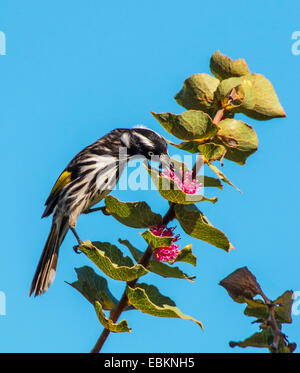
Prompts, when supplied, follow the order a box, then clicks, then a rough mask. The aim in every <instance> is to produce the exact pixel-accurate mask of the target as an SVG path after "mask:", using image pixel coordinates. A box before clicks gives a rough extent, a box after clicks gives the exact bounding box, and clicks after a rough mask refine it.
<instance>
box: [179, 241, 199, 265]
mask: <svg viewBox="0 0 300 373" xmlns="http://www.w3.org/2000/svg"><path fill="white" fill-rule="evenodd" d="M176 262H185V263H189V264H192V265H193V266H194V267H196V264H197V257H196V256H195V255H194V254H193V252H192V244H189V245H187V246H185V247H184V248H183V249H181V250H180V251H179V254H178V255H177V258H176V259H175V260H174V262H173V263H176Z"/></svg>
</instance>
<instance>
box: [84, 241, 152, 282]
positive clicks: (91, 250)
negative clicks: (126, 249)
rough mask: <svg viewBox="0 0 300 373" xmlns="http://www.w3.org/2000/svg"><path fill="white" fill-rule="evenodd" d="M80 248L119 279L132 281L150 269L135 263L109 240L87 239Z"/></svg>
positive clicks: (109, 274) (107, 273)
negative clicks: (96, 240) (94, 240)
mask: <svg viewBox="0 0 300 373" xmlns="http://www.w3.org/2000/svg"><path fill="white" fill-rule="evenodd" d="M79 250H80V251H82V252H83V253H85V255H86V256H87V257H88V258H89V259H91V261H92V262H94V263H95V264H96V266H97V267H98V268H100V269H101V271H103V272H104V273H105V274H106V275H107V276H109V277H111V278H113V279H114V280H119V281H132V280H135V279H136V278H139V277H141V276H144V275H145V274H147V273H148V272H149V271H148V270H147V269H146V268H145V267H143V266H142V265H141V264H136V265H134V264H133V262H132V260H131V259H130V258H129V257H128V256H126V257H124V256H123V254H122V252H121V251H120V250H119V249H118V248H117V247H116V246H115V245H112V244H110V243H109V242H93V243H92V242H90V241H85V242H83V244H82V245H80V246H79Z"/></svg>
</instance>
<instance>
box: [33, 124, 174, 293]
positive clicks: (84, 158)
mask: <svg viewBox="0 0 300 373" xmlns="http://www.w3.org/2000/svg"><path fill="white" fill-rule="evenodd" d="M154 156H155V157H156V159H159V160H160V162H161V164H162V165H163V166H166V165H169V166H171V168H172V163H171V160H170V157H169V155H168V150H167V143H166V141H165V139H164V138H163V137H162V136H160V135H159V134H158V133H156V132H154V131H152V130H150V129H147V128H133V129H115V130H113V131H111V132H110V133H108V134H107V135H105V136H103V137H101V138H100V139H99V140H97V141H96V142H94V143H93V144H91V145H89V146H87V147H86V148H84V149H83V150H81V151H80V152H79V153H78V154H77V155H76V156H75V157H74V158H73V159H72V160H71V162H70V163H69V164H68V165H67V167H66V168H65V169H64V171H63V172H62V173H61V175H60V176H59V178H58V179H57V181H56V183H55V185H54V187H53V188H52V190H51V192H50V195H49V197H48V199H47V201H46V203H45V205H46V208H45V211H44V214H43V216H42V218H44V217H47V216H49V215H51V214H53V220H52V226H51V231H50V234H49V236H48V239H47V241H46V244H45V247H44V249H43V252H42V255H41V258H40V260H39V263H38V266H37V269H36V272H35V274H34V277H33V281H32V284H31V288H30V293H29V295H31V294H32V293H34V296H37V295H40V294H43V293H44V292H46V291H47V290H48V288H49V286H50V284H51V283H52V282H53V281H54V278H55V274H56V266H57V259H58V253H59V248H60V246H61V244H62V242H63V240H64V238H65V236H66V234H67V232H68V230H69V229H70V230H71V231H72V232H73V233H74V235H75V237H76V239H77V241H78V243H79V244H80V243H81V240H80V239H79V236H78V234H77V232H76V230H75V226H76V222H77V218H78V217H79V215H80V214H81V213H86V212H87V211H88V210H89V209H90V208H91V207H92V206H94V205H95V204H97V203H98V202H100V201H101V200H102V199H103V198H104V197H105V196H106V195H107V194H108V193H110V192H111V191H112V189H113V188H114V187H115V185H116V183H117V182H118V180H119V178H120V175H121V173H122V171H123V170H124V168H125V167H126V165H127V163H128V162H129V161H130V160H132V159H134V158H140V157H143V158H146V159H148V160H151V159H153V157H154Z"/></svg>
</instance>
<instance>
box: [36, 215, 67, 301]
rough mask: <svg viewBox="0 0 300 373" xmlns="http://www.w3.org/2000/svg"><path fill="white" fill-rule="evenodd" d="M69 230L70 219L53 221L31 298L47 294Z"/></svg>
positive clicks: (61, 218) (37, 270)
mask: <svg viewBox="0 0 300 373" xmlns="http://www.w3.org/2000/svg"><path fill="white" fill-rule="evenodd" d="M68 230H69V219H68V217H66V216H64V217H56V218H54V219H53V222H52V227H51V231H50V233H49V236H48V238H47V242H46V244H45V247H44V250H43V252H42V255H41V257H40V260H39V263H38V266H37V268H36V271H35V274H34V277H33V280H32V284H31V287H30V291H29V296H30V295H31V294H32V293H34V296H35V297H36V296H37V295H40V294H43V293H45V292H46V291H47V290H48V288H49V286H50V285H51V283H52V282H53V281H54V278H55V274H56V266H57V259H58V252H59V248H60V246H61V244H62V242H63V240H64V238H65V236H66V234H67V232H68Z"/></svg>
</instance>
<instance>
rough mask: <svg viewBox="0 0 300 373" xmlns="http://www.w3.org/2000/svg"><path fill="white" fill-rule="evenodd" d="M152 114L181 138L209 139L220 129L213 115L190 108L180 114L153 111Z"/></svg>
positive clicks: (170, 131)
mask: <svg viewBox="0 0 300 373" xmlns="http://www.w3.org/2000/svg"><path fill="white" fill-rule="evenodd" d="M152 115H153V116H154V118H155V119H157V120H158V121H159V123H160V124H161V125H162V126H163V127H164V128H165V129H166V130H167V131H168V132H169V133H171V134H172V135H173V136H175V137H177V138H179V139H181V140H195V139H207V138H211V137H213V136H214V135H215V134H216V133H217V131H218V127H217V126H216V125H215V124H214V123H213V121H212V119H211V117H210V116H209V115H208V114H206V113H204V112H202V111H196V110H188V111H185V112H184V113H182V114H178V115H175V114H172V113H152Z"/></svg>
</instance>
